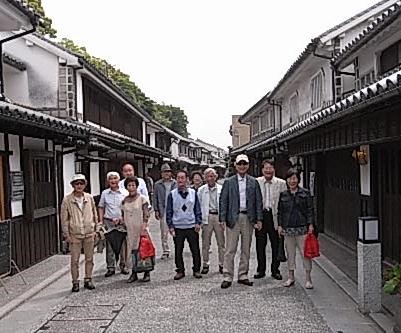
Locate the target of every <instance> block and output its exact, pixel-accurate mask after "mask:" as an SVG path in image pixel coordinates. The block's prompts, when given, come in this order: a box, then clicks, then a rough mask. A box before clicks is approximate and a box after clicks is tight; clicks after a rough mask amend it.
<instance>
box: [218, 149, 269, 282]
mask: <svg viewBox="0 0 401 333" xmlns="http://www.w3.org/2000/svg"><path fill="white" fill-rule="evenodd" d="M235 169H236V170H237V174H236V175H234V176H232V177H230V178H228V179H227V180H226V181H225V182H224V184H223V189H222V191H221V195H220V211H219V219H220V223H221V226H222V228H225V227H226V226H227V228H225V229H226V253H225V255H224V264H223V274H224V280H223V283H222V284H221V288H223V289H225V288H228V287H230V286H231V284H232V281H233V276H234V258H235V254H236V252H237V247H238V240H239V237H240V236H241V257H240V262H239V267H238V283H241V284H244V285H247V286H252V285H253V282H251V281H249V279H248V270H249V256H250V250H251V242H252V233H253V228H255V229H257V230H260V229H261V228H262V219H263V203H262V193H261V191H260V187H259V184H258V183H257V181H256V179H255V178H253V177H251V176H249V175H248V174H247V172H248V169H249V159H248V156H246V155H238V156H237V158H236V159H235Z"/></svg>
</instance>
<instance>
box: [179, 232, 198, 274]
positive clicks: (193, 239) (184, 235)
mask: <svg viewBox="0 0 401 333" xmlns="http://www.w3.org/2000/svg"><path fill="white" fill-rule="evenodd" d="M185 240H187V242H188V244H189V249H190V250H191V253H192V261H193V267H192V270H193V272H194V273H195V272H200V267H201V256H200V249H199V233H197V232H196V231H195V228H191V229H175V237H174V245H175V266H176V272H178V273H184V272H185V267H184V259H183V257H182V252H183V251H184V244H185Z"/></svg>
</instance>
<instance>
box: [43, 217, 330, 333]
mask: <svg viewBox="0 0 401 333" xmlns="http://www.w3.org/2000/svg"><path fill="white" fill-rule="evenodd" d="M151 234H152V235H153V236H154V237H153V239H154V241H155V243H156V246H157V248H158V249H160V248H161V246H160V240H159V232H158V227H157V224H156V223H153V225H152V227H151ZM170 241H171V240H170ZM171 243H172V242H171ZM171 245H172V244H171ZM252 245H253V246H252V251H253V253H252V260H251V264H250V278H251V277H252V275H253V274H254V271H255V267H256V259H255V253H254V243H253V244H252ZM216 257H217V246H216V244H215V243H214V240H213V246H212V254H211V270H210V273H209V274H207V275H204V277H203V278H202V279H199V280H198V279H195V278H194V277H193V276H192V270H191V267H192V258H191V255H190V252H189V249H188V247H187V246H186V248H185V253H184V261H185V265H186V274H187V275H186V277H185V278H184V279H182V280H180V281H174V280H173V276H174V274H175V271H174V268H175V267H174V259H173V258H172V257H171V256H170V258H169V259H167V260H163V261H161V260H157V264H156V269H155V271H154V272H152V273H151V282H149V283H143V282H135V283H133V284H127V283H126V280H127V276H124V275H121V274H119V273H117V274H116V275H114V276H112V277H110V278H104V273H105V271H106V268H105V265H101V266H99V265H97V266H96V267H95V274H94V282H95V284H96V290H94V291H88V290H83V289H82V291H80V292H79V293H74V294H71V295H70V296H69V297H67V298H65V299H64V301H63V302H62V303H61V304H59V306H58V307H56V308H54V309H53V311H52V312H51V313H49V316H48V317H47V320H48V319H51V318H52V317H54V315H55V314H56V313H57V312H59V311H60V310H61V309H63V308H64V307H66V306H69V307H74V306H77V308H75V310H74V311H73V312H69V311H67V312H66V313H65V314H63V315H62V316H61V317H60V318H63V319H65V320H69V319H70V321H68V325H65V326H58V325H60V323H61V322H55V321H51V322H50V325H51V326H50V327H51V329H52V330H53V329H54V330H56V328H57V327H59V328H60V330H59V331H58V332H66V333H67V332H78V327H80V326H79V323H81V324H82V323H84V324H83V325H84V326H81V328H83V327H84V328H85V331H88V332H92V331H93V332H103V330H104V328H101V327H100V326H96V325H97V324H96V322H98V321H99V320H93V319H94V318H99V319H100V318H101V316H100V315H99V306H107V305H109V306H110V308H109V309H111V308H113V309H118V308H120V307H122V310H121V312H119V313H117V314H116V317H115V319H114V320H112V315H111V314H110V316H108V314H106V317H105V318H108V319H111V320H110V321H109V325H110V326H108V328H107V330H106V332H140V331H142V332H153V333H156V332H246V331H252V332H308V333H313V332H316V333H325V332H331V331H330V329H329V327H328V326H327V324H326V322H325V320H324V319H323V318H322V316H321V315H320V314H319V312H318V310H317V309H316V308H315V307H314V306H313V304H312V302H311V301H310V299H309V297H308V295H307V294H306V293H305V291H304V289H303V288H302V287H301V286H300V285H299V284H296V285H295V287H293V288H289V289H287V288H283V287H282V286H281V285H282V281H276V280H273V279H272V278H270V277H267V278H265V279H261V280H257V281H255V284H254V286H253V287H247V286H243V285H239V284H238V283H237V282H236V281H234V283H233V286H232V287H231V288H229V289H226V290H223V289H221V288H220V284H221V281H222V275H220V274H219V273H218V264H217V258H216ZM237 260H238V258H237ZM237 265H238V263H237ZM283 271H284V267H283ZM139 277H140V278H141V277H142V274H139ZM112 306H114V307H112ZM79 307H82V309H84V310H83V312H81V313H78V314H77V313H76V311H78V312H79ZM69 309H71V308H69ZM102 311H103V310H102ZM91 312H92V314H91ZM56 318H57V316H56ZM79 318H87V319H88V320H74V319H79ZM89 318H92V320H89ZM86 325H89V326H86ZM96 329H98V330H97V331H96ZM79 331H82V330H81V329H80V330H79ZM46 332H48V331H46Z"/></svg>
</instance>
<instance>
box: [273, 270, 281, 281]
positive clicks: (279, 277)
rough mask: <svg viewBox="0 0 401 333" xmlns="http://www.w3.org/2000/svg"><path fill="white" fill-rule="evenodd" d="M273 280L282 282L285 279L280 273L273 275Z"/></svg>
mask: <svg viewBox="0 0 401 333" xmlns="http://www.w3.org/2000/svg"><path fill="white" fill-rule="evenodd" d="M272 278H273V279H276V280H282V279H283V277H282V276H281V274H280V272H277V273H272Z"/></svg>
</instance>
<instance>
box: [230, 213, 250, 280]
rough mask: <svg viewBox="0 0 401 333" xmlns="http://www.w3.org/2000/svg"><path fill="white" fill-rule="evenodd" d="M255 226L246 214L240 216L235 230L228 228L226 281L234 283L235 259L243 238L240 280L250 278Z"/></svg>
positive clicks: (239, 269)
mask: <svg viewBox="0 0 401 333" xmlns="http://www.w3.org/2000/svg"><path fill="white" fill-rule="evenodd" d="M252 233H253V225H252V224H251V223H250V222H249V219H248V216H247V215H246V214H239V217H238V221H237V222H236V223H235V225H234V228H228V227H227V228H226V252H225V254H224V264H223V274H224V281H230V282H231V281H232V280H233V277H234V258H235V254H236V253H237V247H238V241H239V238H240V236H241V256H240V261H239V267H238V280H245V279H247V278H248V270H249V257H250V252H251V243H252Z"/></svg>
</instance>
